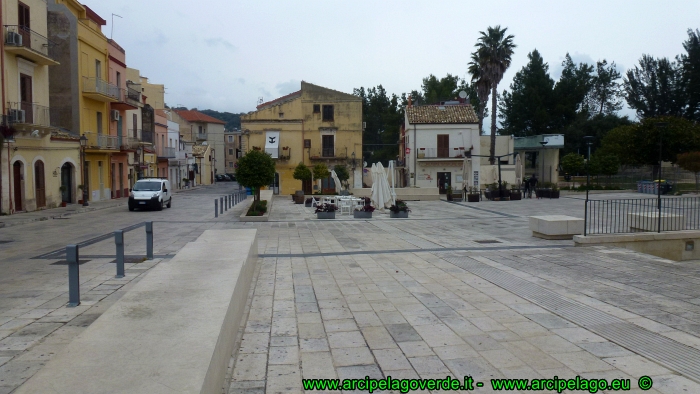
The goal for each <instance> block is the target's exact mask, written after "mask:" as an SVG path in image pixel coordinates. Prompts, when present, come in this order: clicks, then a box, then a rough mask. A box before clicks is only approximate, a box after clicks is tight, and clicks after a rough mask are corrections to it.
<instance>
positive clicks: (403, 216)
mask: <svg viewBox="0 0 700 394" xmlns="http://www.w3.org/2000/svg"><path fill="white" fill-rule="evenodd" d="M389 217H390V218H396V219H407V218H408V211H402V212H394V211H389Z"/></svg>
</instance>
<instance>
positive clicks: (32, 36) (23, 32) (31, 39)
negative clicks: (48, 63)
mask: <svg viewBox="0 0 700 394" xmlns="http://www.w3.org/2000/svg"><path fill="white" fill-rule="evenodd" d="M14 34H16V35H18V36H20V37H21V38H15V36H11V35H14ZM10 37H12V38H10ZM11 40H17V41H11ZM5 42H6V45H11V44H10V43H11V42H17V43H20V42H21V43H20V45H15V46H22V47H25V48H29V49H31V50H32V51H34V52H38V53H40V54H42V55H44V56H46V57H49V58H51V59H53V60H57V58H58V56H57V54H56V44H55V43H54V42H53V41H51V40H49V39H48V38H46V37H44V36H42V35H41V34H39V33H37V32H35V31H34V30H32V29H30V28H28V27H26V26H20V25H5Z"/></svg>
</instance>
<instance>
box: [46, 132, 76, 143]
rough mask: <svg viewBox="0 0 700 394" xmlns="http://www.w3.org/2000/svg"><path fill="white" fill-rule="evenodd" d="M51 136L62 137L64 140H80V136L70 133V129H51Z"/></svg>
mask: <svg viewBox="0 0 700 394" xmlns="http://www.w3.org/2000/svg"><path fill="white" fill-rule="evenodd" d="M51 138H60V139H64V140H76V141H79V140H80V137H79V136H77V135H75V134H73V133H70V132H68V131H63V130H51Z"/></svg>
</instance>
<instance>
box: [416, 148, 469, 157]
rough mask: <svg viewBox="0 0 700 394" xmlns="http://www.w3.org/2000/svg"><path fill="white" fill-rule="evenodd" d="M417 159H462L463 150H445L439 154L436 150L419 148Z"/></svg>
mask: <svg viewBox="0 0 700 394" xmlns="http://www.w3.org/2000/svg"><path fill="white" fill-rule="evenodd" d="M417 157H418V158H419V159H449V158H460V157H464V150H461V149H447V150H446V151H442V152H440V151H439V150H438V148H419V149H418V156H417Z"/></svg>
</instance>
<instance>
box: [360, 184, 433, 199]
mask: <svg viewBox="0 0 700 394" xmlns="http://www.w3.org/2000/svg"><path fill="white" fill-rule="evenodd" d="M394 190H396V198H397V199H399V200H404V201H437V200H439V199H440V191H439V190H438V188H437V187H403V188H396V189H394ZM351 192H352V194H353V195H354V196H355V197H371V195H372V189H371V188H361V189H352V190H351Z"/></svg>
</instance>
